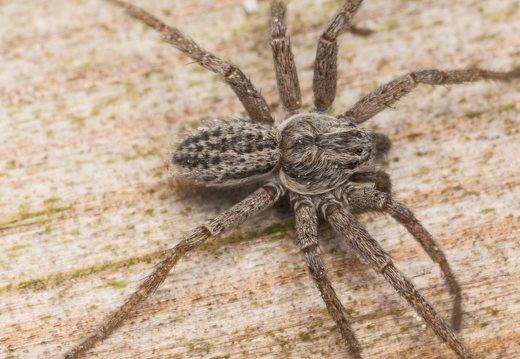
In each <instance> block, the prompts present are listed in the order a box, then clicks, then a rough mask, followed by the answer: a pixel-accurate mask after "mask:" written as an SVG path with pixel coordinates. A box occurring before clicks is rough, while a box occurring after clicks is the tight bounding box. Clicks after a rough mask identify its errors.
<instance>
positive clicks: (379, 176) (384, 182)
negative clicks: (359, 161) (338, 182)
mask: <svg viewBox="0 0 520 359" xmlns="http://www.w3.org/2000/svg"><path fill="white" fill-rule="evenodd" d="M348 179H349V181H352V182H361V183H363V182H371V183H374V186H375V189H376V190H378V191H381V192H385V193H390V192H391V191H392V181H391V180H390V176H389V175H388V173H386V172H385V171H381V170H375V171H359V172H354V173H353V174H352V175H350V177H349V178H348Z"/></svg>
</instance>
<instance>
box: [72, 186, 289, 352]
mask: <svg viewBox="0 0 520 359" xmlns="http://www.w3.org/2000/svg"><path fill="white" fill-rule="evenodd" d="M282 194H283V189H282V187H281V186H280V185H278V184H274V183H269V184H266V185H264V186H263V187H262V188H260V189H258V190H256V191H255V192H253V193H252V194H251V195H249V196H248V197H246V198H245V199H244V200H242V201H241V202H239V203H237V204H236V205H234V206H233V207H231V208H230V209H228V210H227V211H225V212H223V213H221V214H220V215H218V216H217V217H215V218H214V219H213V220H211V221H209V222H208V223H207V224H205V225H202V226H200V227H198V228H196V229H194V230H193V231H192V232H191V233H190V234H189V235H188V236H187V237H186V238H185V239H183V240H182V241H180V242H179V243H178V244H177V245H176V246H175V247H173V248H172V249H170V250H169V251H168V254H167V256H166V258H165V259H163V260H162V262H160V263H159V264H158V265H156V266H155V268H154V270H153V272H152V273H151V274H150V275H149V276H148V277H147V278H146V279H145V280H144V281H143V282H142V283H141V284H140V285H139V287H138V288H137V290H136V291H135V292H134V293H133V294H131V295H130V297H129V298H128V299H127V300H126V302H125V303H124V304H123V305H122V306H121V307H119V309H117V310H116V311H115V312H114V313H113V314H112V315H110V316H109V317H108V318H106V319H105V320H104V321H103V323H102V324H101V325H100V326H99V327H98V328H97V329H96V330H95V332H94V333H93V334H91V335H90V336H89V337H87V338H86V339H84V340H83V341H82V342H81V343H80V344H79V345H77V346H75V347H74V348H72V349H71V350H70V351H69V352H67V353H66V354H65V358H66V359H73V358H79V357H81V356H83V355H84V354H85V353H86V352H87V351H88V350H89V349H91V348H93V347H94V346H95V345H96V343H98V342H99V341H102V340H104V339H105V338H107V337H108V336H109V335H110V334H111V333H112V332H113V331H114V330H115V329H116V328H118V327H119V326H120V325H121V324H122V322H123V321H124V320H125V319H126V318H127V317H128V315H129V313H130V312H131V311H132V310H133V309H134V308H135V307H136V306H137V305H138V304H139V303H141V302H143V301H144V300H145V299H146V298H148V296H150V295H151V294H152V293H153V292H154V291H155V290H156V289H157V287H158V286H160V285H161V283H162V282H163V281H164V280H165V278H166V276H167V275H168V273H169V272H170V270H171V269H172V268H173V266H174V265H175V264H176V263H177V261H178V260H179V259H180V258H182V257H183V256H184V255H185V254H187V253H188V252H189V251H191V250H193V249H195V248H196V247H197V246H199V245H200V244H202V243H203V242H204V241H206V240H207V239H208V238H210V237H215V236H218V235H220V234H221V233H222V232H223V231H225V230H227V229H230V228H232V227H235V226H237V225H239V224H241V223H242V222H244V221H245V220H246V219H247V218H249V217H251V216H252V215H254V214H257V213H259V212H261V211H263V210H265V209H266V208H268V207H270V206H271V205H272V204H273V203H275V202H276V201H277V200H278V199H279V198H280V196H281V195H282Z"/></svg>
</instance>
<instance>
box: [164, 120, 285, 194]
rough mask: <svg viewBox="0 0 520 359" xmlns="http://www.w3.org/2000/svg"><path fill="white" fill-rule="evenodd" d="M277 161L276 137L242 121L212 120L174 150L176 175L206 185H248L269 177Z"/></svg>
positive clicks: (262, 127) (268, 128)
mask: <svg viewBox="0 0 520 359" xmlns="http://www.w3.org/2000/svg"><path fill="white" fill-rule="evenodd" d="M279 158H280V150H279V135H278V133H277V131H276V130H275V129H274V128H273V127H271V126H267V125H262V124H258V123H252V122H247V121H244V120H231V121H214V122H213V123H211V124H210V125H209V126H208V127H207V128H204V129H201V130H199V131H197V132H195V133H194V134H192V135H191V136H189V137H187V138H186V139H184V140H183V141H182V142H181V143H180V144H179V145H178V146H177V149H176V150H175V153H174V154H173V158H172V162H173V165H174V167H175V172H176V173H177V174H179V175H181V176H182V177H184V178H185V179H187V180H189V181H191V182H195V183H198V184H201V185H205V186H226V185H237V184H243V183H250V182H254V181H257V180H261V179H263V178H266V177H268V176H269V175H270V174H271V173H272V172H273V171H274V170H275V168H276V166H277V164H278V161H279Z"/></svg>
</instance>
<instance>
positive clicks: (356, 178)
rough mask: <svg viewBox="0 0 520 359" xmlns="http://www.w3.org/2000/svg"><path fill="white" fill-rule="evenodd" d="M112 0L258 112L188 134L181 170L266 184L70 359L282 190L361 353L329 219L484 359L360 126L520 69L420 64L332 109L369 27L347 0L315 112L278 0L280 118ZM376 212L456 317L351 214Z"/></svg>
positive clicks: (466, 354)
mask: <svg viewBox="0 0 520 359" xmlns="http://www.w3.org/2000/svg"><path fill="white" fill-rule="evenodd" d="M107 1H108V2H110V3H112V4H114V5H117V6H119V7H121V8H123V9H124V10H126V13H127V14H128V15H130V16H131V17H133V18H135V19H137V20H139V21H141V22H142V23H144V24H146V25H147V26H149V27H150V28H152V29H154V30H156V31H157V32H159V33H160V34H161V35H162V37H163V39H164V40H165V41H166V42H168V43H169V44H171V45H172V46H174V47H175V48H177V49H178V50H179V51H181V52H183V53H184V54H185V55H187V56H188V57H190V58H191V59H193V60H194V61H195V62H197V63H198V64H200V65H201V66H203V67H205V68H206V69H208V70H209V71H212V72H214V73H216V74H218V75H220V76H221V78H222V80H223V81H224V82H225V83H226V84H228V85H229V87H231V89H232V90H233V91H234V92H235V94H236V95H237V97H238V99H239V100H240V101H241V103H242V105H243V106H244V109H245V110H246V112H247V114H248V118H245V119H234V120H228V121H213V122H212V123H211V124H210V125H208V126H207V127H206V128H203V129H200V130H199V131H197V132H195V133H194V134H191V135H190V136H188V137H187V138H185V139H184V140H182V141H181V142H180V143H179V144H178V146H177V148H176V149H175V151H174V154H173V155H172V158H171V161H172V164H173V166H174V167H175V169H176V170H175V171H176V173H177V174H178V175H179V176H182V177H184V178H185V179H186V180H188V181H191V182H195V183H198V184H201V185H205V186H238V185H242V184H244V183H258V184H259V188H258V189H256V190H255V191H254V192H253V193H251V194H250V195H249V196H247V197H246V198H245V199H243V200H242V201H240V202H239V203H237V204H235V205H234V206H233V207H231V208H230V209H228V210H226V211H224V212H222V213H221V214H219V215H218V216H216V217H215V218H214V219H212V220H210V221H208V222H207V223H205V224H203V225H201V226H199V227H197V228H195V229H194V230H192V231H191V232H190V233H189V234H188V235H187V236H186V237H185V238H184V239H183V240H181V241H180V242H179V243H178V244H177V245H176V246H174V247H173V248H171V249H170V250H169V251H168V253H167V255H166V257H165V259H163V260H162V261H161V262H160V263H159V264H158V265H156V266H155V267H154V270H153V272H152V273H151V274H150V275H149V276H148V277H147V278H146V279H145V280H144V281H143V282H142V283H141V284H140V285H139V287H138V288H137V290H136V291H135V292H134V293H133V294H131V295H130V297H129V298H128V299H127V300H126V301H125V303H124V304H123V305H122V306H121V307H120V308H119V309H117V310H116V311H115V312H114V313H113V314H111V315H110V316H109V317H107V318H106V319H105V320H104V321H103V322H102V323H101V325H100V326H99V327H98V328H97V329H95V330H93V332H92V333H91V334H90V335H89V336H87V337H86V338H85V339H84V340H83V341H82V342H81V343H80V344H78V345H77V346H75V347H74V348H72V349H71V350H70V351H69V352H67V353H66V355H65V357H66V358H69V359H70V358H78V357H80V356H83V355H85V354H86V352H87V351H88V350H90V349H91V348H93V347H94V346H95V345H96V344H97V343H98V342H100V341H102V340H104V339H105V338H107V337H108V336H109V335H110V334H111V333H112V332H113V331H114V330H115V329H116V328H118V327H119V326H120V325H121V324H122V323H123V321H124V320H125V319H126V318H127V317H128V316H129V314H130V312H131V311H132V310H133V309H134V308H135V307H136V306H137V305H138V304H139V303H141V302H143V301H144V300H146V298H148V297H149V296H150V295H151V294H152V293H153V292H154V290H155V289H156V288H157V287H158V286H159V285H161V283H162V282H163V281H164V280H165V278H166V276H167V275H168V273H169V272H170V270H171V269H172V268H173V266H175V264H176V263H177V262H178V260H179V259H180V258H181V257H183V256H184V255H186V254H187V253H188V252H190V251H191V250H193V249H194V248H196V247H197V246H199V245H200V244H202V243H203V242H204V241H206V240H207V239H209V238H212V237H217V236H219V235H220V234H222V233H223V232H224V231H225V230H228V229H230V228H233V227H235V226H237V225H239V224H241V223H243V222H244V221H245V220H246V219H247V218H249V217H251V216H253V215H256V214H258V213H260V212H262V211H263V210H265V209H267V208H269V207H271V206H272V205H273V204H274V203H275V202H276V201H278V199H280V198H281V197H282V195H284V194H287V195H288V197H289V199H290V203H291V207H292V209H293V210H294V213H295V227H296V234H297V243H298V245H299V247H300V249H301V252H302V255H303V259H304V261H305V263H306V264H307V266H308V270H309V273H310V275H311V277H312V279H313V280H314V282H315V284H316V286H317V288H318V290H319V291H320V294H321V297H322V298H323V301H324V302H325V305H326V307H327V310H328V312H329V314H330V315H331V317H332V319H333V320H334V321H335V323H336V325H337V327H338V329H339V331H340V332H341V335H342V337H343V339H344V344H345V346H346V349H347V351H348V353H349V356H350V357H351V358H356V359H360V358H362V357H363V356H362V347H361V345H360V343H359V341H358V340H357V338H356V335H355V334H354V332H353V330H352V322H353V320H352V318H351V316H350V315H349V313H348V312H347V311H346V310H345V307H344V306H343V305H342V303H341V302H340V300H339V299H338V296H337V294H336V292H335V290H334V288H333V287H332V284H331V282H330V280H329V278H328V276H327V271H326V269H325V266H324V264H323V261H322V259H321V256H320V253H319V243H318V219H319V217H323V218H324V219H325V220H326V221H327V222H328V223H329V224H330V226H331V227H332V228H333V229H334V230H335V231H336V232H337V233H338V234H339V235H340V236H341V238H343V239H344V240H345V241H346V242H347V243H348V244H349V245H350V247H351V248H352V249H353V250H354V252H355V253H356V254H357V255H358V256H359V257H360V258H361V259H362V260H363V261H364V262H365V263H366V264H367V265H368V266H370V267H371V268H372V269H374V270H375V271H376V272H377V273H379V274H381V275H382V277H383V278H384V279H385V280H386V281H388V283H389V284H390V285H391V286H392V287H393V288H394V289H395V290H396V291H397V292H398V293H399V294H400V295H401V296H402V297H403V298H404V299H405V300H406V301H407V302H408V303H409V304H410V306H412V307H413V309H414V310H415V311H416V312H417V313H418V314H419V315H420V316H421V317H422V318H423V319H424V321H425V322H426V324H427V325H428V326H429V327H430V328H431V329H432V330H433V332H434V333H435V334H436V335H437V337H438V338H439V339H440V340H442V341H443V342H445V343H446V344H447V345H448V346H449V347H450V348H451V350H452V351H453V352H454V353H455V354H456V355H457V356H458V357H459V358H462V359H470V358H475V356H474V355H473V354H472V353H471V351H470V350H469V349H468V348H467V346H466V345H465V344H464V343H463V342H462V341H461V340H460V338H459V336H458V335H457V334H456V332H458V331H459V330H460V328H461V321H462V295H461V288H460V285H459V283H458V281H457V279H456V277H455V275H454V273H453V271H452V269H451V268H450V265H449V264H448V261H447V259H446V257H445V255H444V253H443V251H442V250H441V249H440V248H439V246H438V245H437V243H436V242H435V240H434V239H433V237H432V236H431V234H430V233H429V232H428V231H427V230H426V229H425V228H424V226H423V225H422V224H421V223H420V222H419V221H418V220H417V218H416V217H415V215H414V214H413V212H412V211H411V210H409V209H408V208H407V207H406V206H405V205H404V204H402V203H400V202H399V201H397V200H396V199H395V198H394V197H393V196H392V192H391V182H390V178H389V175H388V174H387V173H386V172H384V170H383V169H382V168H383V166H382V164H383V162H384V161H383V159H384V158H385V155H386V154H387V152H388V150H389V149H390V140H389V139H388V137H386V136H385V135H383V134H380V133H373V132H371V131H369V130H367V129H364V128H361V127H359V125H360V124H361V123H363V122H364V121H366V120H368V119H370V118H371V117H373V116H375V115H376V114H378V113H379V112H381V111H383V110H385V109H387V108H388V107H391V106H392V104H394V103H396V102H397V101H399V99H401V98H402V97H404V96H405V95H406V94H408V93H410V92H411V91H413V90H414V89H415V88H416V87H417V86H418V85H419V84H429V85H450V84H462V83H466V82H474V81H479V80H503V81H507V80H512V79H515V78H519V77H520V67H517V68H515V69H513V70H512V71H509V72H495V71H488V70H482V69H478V68H468V69H460V70H449V71H441V70H436V69H430V70H420V71H413V72H410V73H408V74H405V75H403V76H400V77H397V78H396V79H395V80H393V81H390V82H388V83H386V84H384V85H382V86H381V87H379V88H377V89H376V90H375V91H373V92H372V93H369V94H368V95H366V96H365V97H364V98H362V99H361V100H359V101H358V102H357V103H355V104H354V106H353V107H352V108H350V109H349V110H346V111H343V112H341V113H339V114H338V115H335V116H334V115H331V114H330V109H331V106H332V103H333V101H334V98H335V96H336V83H337V66H338V64H337V59H338V37H339V36H340V35H341V34H342V33H344V32H351V33H354V34H359V35H367V34H369V33H370V31H368V30H364V29H360V28H357V27H356V26H355V25H354V24H352V19H353V17H354V15H355V14H356V13H357V11H358V10H359V8H360V6H361V3H362V0H347V1H345V3H344V5H343V6H341V8H340V9H339V10H338V11H337V13H336V14H335V15H334V16H333V17H332V18H331V19H330V21H329V23H328V25H327V26H326V27H325V30H324V31H323V32H322V34H321V36H320V38H319V41H318V45H317V50H316V58H315V62H314V78H313V92H314V109H313V110H312V111H309V112H305V111H303V110H302V101H301V91H300V86H299V81H298V75H297V71H296V66H295V62H294V57H293V54H292V50H291V42H290V39H289V37H288V36H287V34H286V32H287V22H286V4H285V3H284V2H283V1H280V0H274V1H272V2H271V8H270V31H271V32H270V45H271V48H272V53H273V60H274V67H275V74H276V81H277V85H278V93H279V96H280V99H281V103H282V105H283V108H284V110H285V113H286V116H285V118H283V119H281V120H280V121H275V119H274V118H273V116H272V114H271V110H270V108H269V106H268V105H267V102H266V101H265V99H264V98H263V97H262V95H261V94H260V92H259V91H258V90H257V89H256V88H255V87H254V86H253V84H252V83H251V81H250V80H249V79H248V77H247V76H246V75H244V73H243V72H242V71H241V70H240V69H239V68H238V67H236V66H234V65H232V64H231V63H229V62H226V61H224V60H222V59H221V58H219V57H217V56H216V55H214V54H212V53H210V52H207V51H205V50H203V49H202V48H201V47H199V45H197V43H195V42H194V41H193V40H191V39H190V38H189V37H187V36H185V35H184V34H183V33H182V32H181V31H180V30H179V29H177V28H175V27H171V26H168V25H166V24H164V23H163V22H161V21H160V20H159V19H157V18H155V17H154V16H152V15H151V14H149V13H147V12H145V11H144V10H142V9H140V8H138V7H136V6H134V5H130V4H127V3H125V2H123V1H120V0H107ZM370 211H375V212H382V213H386V214H388V215H390V216H391V217H392V218H393V219H395V220H396V221H397V222H399V223H400V224H402V225H403V226H404V227H405V228H406V229H407V230H408V232H409V233H410V234H411V235H412V236H413V238H414V239H415V240H417V241H418V242H419V244H420V245H421V246H422V248H423V249H424V251H425V252H426V253H427V254H428V255H429V257H430V258H431V260H432V261H433V262H435V263H437V264H438V265H439V267H440V269H441V271H442V273H443V276H444V279H445V282H446V285H447V287H448V290H449V293H450V294H451V296H452V299H453V306H452V313H451V324H448V323H447V322H446V321H445V320H444V319H443V318H442V317H441V316H440V315H439V314H438V313H437V311H436V310H435V309H434V308H433V307H432V306H431V305H430V304H429V303H428V301H427V300H426V299H425V298H424V297H423V296H422V295H421V294H420V293H419V292H418V291H417V289H416V288H415V286H414V285H413V284H412V282H411V281H410V280H409V279H408V278H406V277H405V276H404V275H403V274H402V272H401V271H399V270H398V269H397V268H396V266H395V265H394V262H393V260H392V258H391V257H390V256H389V255H388V253H387V252H386V251H385V250H384V249H383V248H382V247H381V245H380V244H379V243H378V242H377V241H376V240H375V239H373V238H372V236H371V235H370V234H369V233H368V232H367V231H366V230H365V229H364V227H363V226H362V225H361V224H360V223H359V222H358V221H357V220H356V218H355V217H354V216H353V213H361V212H370Z"/></svg>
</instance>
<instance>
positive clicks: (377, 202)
mask: <svg viewBox="0 0 520 359" xmlns="http://www.w3.org/2000/svg"><path fill="white" fill-rule="evenodd" d="M347 200H348V203H349V204H350V205H351V206H352V207H353V208H363V209H364V210H372V211H384V212H386V213H388V214H389V215H390V216H392V218H394V219H395V220H396V221H397V222H399V223H401V224H402V225H403V226H404V227H405V228H406V229H407V230H408V232H409V233H410V234H411V235H412V236H413V237H414V238H415V240H417V242H419V244H420V245H421V247H422V248H423V249H424V251H425V252H426V253H427V254H428V256H430V258H431V260H432V261H433V262H435V263H437V264H438V265H439V267H440V268H441V271H442V273H443V274H444V279H445V281H446V284H447V286H448V289H449V292H450V294H451V295H452V296H453V309H452V312H451V323H452V324H451V325H452V327H453V328H454V329H455V330H456V331H459V330H460V326H461V321H462V294H461V289H460V284H459V282H458V281H457V278H456V277H455V275H454V274H453V271H452V270H451V267H450V265H449V263H448V260H447V259H446V256H445V255H444V253H443V252H442V250H441V249H440V248H439V246H438V244H437V243H436V242H435V239H433V237H432V235H431V234H430V233H429V232H428V231H427V230H426V228H424V226H423V225H422V224H421V222H419V220H418V219H417V218H415V216H414V214H413V212H412V211H410V210H409V209H408V208H407V207H406V206H404V205H403V204H402V203H400V202H398V201H396V200H394V199H393V198H392V196H390V194H386V193H382V192H380V191H377V190H374V189H369V188H365V189H354V190H352V191H350V192H349V193H348V194H347Z"/></svg>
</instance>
